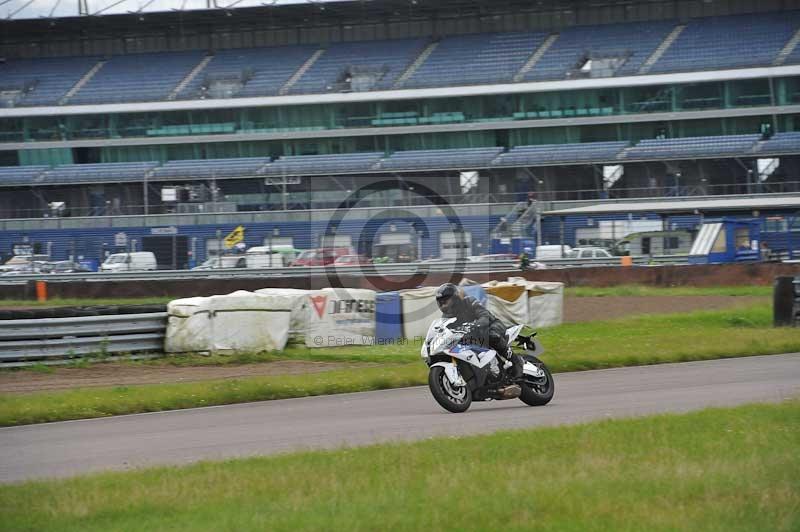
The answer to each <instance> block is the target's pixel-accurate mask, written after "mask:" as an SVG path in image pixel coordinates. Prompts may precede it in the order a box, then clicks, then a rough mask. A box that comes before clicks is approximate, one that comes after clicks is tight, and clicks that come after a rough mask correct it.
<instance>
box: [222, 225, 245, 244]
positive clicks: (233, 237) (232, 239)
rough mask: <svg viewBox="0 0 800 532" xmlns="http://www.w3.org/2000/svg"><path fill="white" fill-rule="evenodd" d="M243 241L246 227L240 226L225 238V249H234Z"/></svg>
mask: <svg viewBox="0 0 800 532" xmlns="http://www.w3.org/2000/svg"><path fill="white" fill-rule="evenodd" d="M242 240H244V227H242V226H241V225H240V226H239V227H237V228H236V229H234V230H233V231H231V232H230V234H229V235H228V236H226V237H225V247H226V248H232V247H233V246H235V245H236V244H238V243H239V242H241V241H242Z"/></svg>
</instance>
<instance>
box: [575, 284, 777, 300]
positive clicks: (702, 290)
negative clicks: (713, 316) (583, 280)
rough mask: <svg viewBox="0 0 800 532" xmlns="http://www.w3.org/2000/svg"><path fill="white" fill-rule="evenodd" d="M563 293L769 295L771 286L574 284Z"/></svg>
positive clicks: (611, 294) (604, 295) (597, 295)
mask: <svg viewBox="0 0 800 532" xmlns="http://www.w3.org/2000/svg"><path fill="white" fill-rule="evenodd" d="M564 295H566V296H568V297H570V296H571V297H607V296H624V297H644V296H647V297H652V296H771V295H772V287H771V286H710V287H693V286H672V287H658V286H644V285H633V284H630V285H619V286H608V287H603V288H596V287H592V286H576V287H572V288H566V289H565V291H564Z"/></svg>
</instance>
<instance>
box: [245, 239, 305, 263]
mask: <svg viewBox="0 0 800 532" xmlns="http://www.w3.org/2000/svg"><path fill="white" fill-rule="evenodd" d="M296 252H297V250H296V249H294V247H292V246H289V245H285V244H279V245H276V246H253V247H251V248H250V249H248V250H247V253H245V255H246V256H247V267H248V268H285V267H287V266H289V265H291V264H292V262H294V260H295V257H296Z"/></svg>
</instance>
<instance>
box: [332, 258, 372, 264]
mask: <svg viewBox="0 0 800 532" xmlns="http://www.w3.org/2000/svg"><path fill="white" fill-rule="evenodd" d="M371 263H372V259H370V258H369V257H365V256H364V255H342V256H341V257H339V258H338V259H336V260H335V261H334V262H333V264H334V266H358V265H360V264H371Z"/></svg>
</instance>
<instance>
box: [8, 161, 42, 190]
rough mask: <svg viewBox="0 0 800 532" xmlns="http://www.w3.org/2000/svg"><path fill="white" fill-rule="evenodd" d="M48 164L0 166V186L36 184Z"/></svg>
mask: <svg viewBox="0 0 800 532" xmlns="http://www.w3.org/2000/svg"><path fill="white" fill-rule="evenodd" d="M49 169H50V167H49V166H2V167H0V186H3V187H18V186H26V185H34V184H37V183H38V182H39V181H40V179H41V175H42V174H43V173H44V172H45V171H47V170H49Z"/></svg>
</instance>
